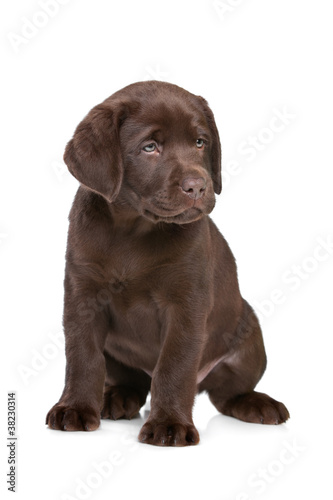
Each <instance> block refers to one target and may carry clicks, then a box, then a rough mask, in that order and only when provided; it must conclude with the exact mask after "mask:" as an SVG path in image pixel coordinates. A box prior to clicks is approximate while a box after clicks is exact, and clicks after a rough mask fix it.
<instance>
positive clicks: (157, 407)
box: [139, 307, 205, 446]
mask: <svg viewBox="0 0 333 500" xmlns="http://www.w3.org/2000/svg"><path fill="white" fill-rule="evenodd" d="M172 309H173V310H172V313H171V314H170V311H169V314H168V316H169V320H167V325H166V328H165V329H166V334H165V339H164V343H163V346H162V349H161V354H160V356H159V359H158V362H157V365H156V368H155V370H154V372H153V376H152V384H151V411H150V415H149V418H148V420H147V422H146V423H145V424H144V425H143V427H142V429H141V431H140V434H139V441H141V442H142V443H147V444H153V445H159V446H187V445H193V444H197V443H198V442H199V433H198V431H197V429H196V428H195V426H194V424H193V420H192V408H193V403H194V398H195V395H196V392H197V373H198V368H199V364H200V358H201V353H202V349H203V343H204V334H205V319H204V318H202V317H200V318H199V317H197V318H194V317H193V316H194V314H193V311H192V314H191V315H184V310H183V311H181V310H180V308H176V307H174V308H172Z"/></svg>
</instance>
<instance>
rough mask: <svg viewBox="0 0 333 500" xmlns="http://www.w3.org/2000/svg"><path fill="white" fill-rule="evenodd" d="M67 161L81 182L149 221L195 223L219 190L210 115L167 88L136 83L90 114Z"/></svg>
mask: <svg viewBox="0 0 333 500" xmlns="http://www.w3.org/2000/svg"><path fill="white" fill-rule="evenodd" d="M64 160H65V162H66V164H67V166H68V168H69V170H70V172H71V173H72V174H73V175H74V177H76V178H77V179H78V180H79V181H80V182H81V184H83V185H84V186H86V187H87V188H89V189H91V190H93V191H95V192H97V193H99V194H101V195H102V196H104V198H105V199H106V200H107V201H108V202H109V203H112V202H114V203H117V201H119V202H121V204H122V205H123V204H128V205H130V206H131V207H132V208H133V209H134V210H136V211H137V212H139V213H140V214H141V215H142V216H144V217H146V218H148V219H150V220H152V221H154V222H159V221H164V222H174V223H179V224H184V223H187V222H192V221H194V220H197V219H199V218H200V217H202V216H203V215H205V214H208V213H210V212H211V211H212V209H213V207H214V204H215V196H214V192H215V193H217V194H219V193H220V192H221V148H220V140H219V135H218V131H217V128H216V125H215V121H214V116H213V113H212V111H211V110H210V108H209V107H208V105H207V102H206V101H205V100H204V99H203V98H202V97H198V96H195V95H193V94H191V93H189V92H187V91H185V90H184V89H181V88H180V87H177V86H176V85H172V84H169V83H164V82H157V81H151V82H140V83H135V84H133V85H129V86H128V87H125V88H124V89H122V90H120V91H119V92H116V93H115V94H113V95H112V96H111V97H109V98H108V99H106V100H105V101H104V102H103V103H102V104H100V105H98V106H96V107H95V108H93V109H92V110H91V111H90V113H89V114H88V115H87V116H86V117H85V118H84V120H83V121H82V122H81V123H80V124H79V125H78V127H77V129H76V131H75V134H74V136H73V138H72V140H71V141H70V142H69V143H68V145H67V147H66V151H65V155H64Z"/></svg>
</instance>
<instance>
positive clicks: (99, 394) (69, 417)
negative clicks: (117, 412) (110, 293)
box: [46, 276, 108, 431]
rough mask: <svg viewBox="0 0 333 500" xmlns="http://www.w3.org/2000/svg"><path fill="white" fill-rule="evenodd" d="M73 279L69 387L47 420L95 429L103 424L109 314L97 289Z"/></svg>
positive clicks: (60, 426) (59, 426) (68, 300)
mask: <svg viewBox="0 0 333 500" xmlns="http://www.w3.org/2000/svg"><path fill="white" fill-rule="evenodd" d="M73 281H74V280H73V279H71V280H70V279H69V277H68V276H67V277H66V279H65V305H64V330H65V339H66V378H65V388H64V390H63V393H62V395H61V398H60V400H59V401H58V403H57V404H55V405H54V406H53V407H52V408H51V410H50V411H49V412H48V414H47V416H46V424H47V425H48V426H49V427H50V428H51V429H56V430H64V431H80V430H84V431H92V430H95V429H97V428H98V427H99V424H100V413H101V407H102V401H103V388H104V380H105V359H104V355H103V348H104V343H105V338H106V334H107V328H108V318H107V314H106V311H105V309H104V308H103V307H102V306H100V305H98V304H97V303H96V295H97V291H96V289H95V290H94V287H92V286H91V285H90V286H82V285H83V284H82V283H80V286H77V283H76V284H75V285H76V286H75V285H73ZM78 290H79V291H80V292H78ZM83 290H86V291H85V292H83ZM88 290H89V291H88Z"/></svg>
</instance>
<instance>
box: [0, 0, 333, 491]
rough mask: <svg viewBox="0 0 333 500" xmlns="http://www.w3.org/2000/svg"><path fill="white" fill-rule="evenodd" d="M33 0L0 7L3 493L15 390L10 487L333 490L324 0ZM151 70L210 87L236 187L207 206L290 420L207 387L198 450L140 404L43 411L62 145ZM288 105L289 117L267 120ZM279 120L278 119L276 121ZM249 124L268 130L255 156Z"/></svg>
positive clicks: (61, 242) (58, 246) (51, 392)
mask: <svg viewBox="0 0 333 500" xmlns="http://www.w3.org/2000/svg"><path fill="white" fill-rule="evenodd" d="M41 3H42V2H39V1H38V0H24V1H23V0H20V1H15V2H10V1H9V0H7V1H3V2H2V4H1V11H2V12H1V19H2V28H1V35H2V36H1V41H2V42H1V44H2V46H1V54H2V64H1V69H2V78H1V83H2V87H3V88H2V92H1V101H2V102H1V104H2V108H1V109H2V113H1V114H2V120H1V122H2V133H1V137H2V141H3V143H2V147H1V156H2V158H1V164H2V165H1V173H0V175H1V211H0V259H1V292H0V293H1V296H0V304H1V317H0V319H1V342H2V345H3V344H5V349H3V348H2V349H1V355H2V362H1V368H2V370H3V375H2V377H1V384H2V391H1V405H0V408H1V412H0V413H1V415H0V424H1V442H0V449H1V453H0V456H1V488H2V491H3V492H5V493H6V494H8V495H9V497H8V498H12V497H11V496H10V495H12V493H7V491H6V484H5V483H6V472H7V469H8V465H7V449H6V443H7V441H6V437H7V436H6V429H7V425H6V404H7V402H6V391H7V390H15V391H17V402H18V441H17V446H18V447H17V454H18V455H17V457H18V464H17V473H18V480H17V493H16V498H19V499H26V498H35V499H37V500H39V499H45V498H47V499H50V500H53V499H59V500H60V499H69V498H71V499H73V498H89V499H90V498H91V499H104V498H118V497H120V496H121V498H139V499H141V498H142V499H156V498H162V499H168V498H171V497H173V498H177V499H178V498H179V499H180V498H193V499H199V498H209V499H214V500H215V499H216V500H236V499H237V500H241V499H242V500H245V499H257V498H264V499H269V500H270V499H279V500H280V499H281V498H286V499H293V498H311V499H313V498H328V496H329V495H330V493H331V489H332V488H331V485H332V481H331V479H330V476H331V468H330V467H329V459H330V455H329V456H328V457H327V453H326V452H327V450H328V451H329V453H331V449H332V430H331V429H332V427H331V418H332V403H331V393H332V388H331V380H332V374H331V370H330V367H331V364H332V362H331V357H332V354H331V346H332V342H331V336H332V270H333V249H332V248H331V247H332V244H330V243H329V241H331V243H332V239H333V228H332V180H333V179H332V178H333V176H332V116H333V109H332V88H333V81H332V80H333V78H332V75H333V73H332V38H333V37H332V27H331V24H332V13H333V12H332V5H331V2H330V1H329V0H327V1H324V0H322V1H318V2H314V1H312V0H311V1H310V0H298V1H297V0H295V1H290V0H275V1H273V0H271V1H267V0H243V1H241V0H225V1H224V2H223V1H221V2H220V3H219V5H217V4H216V2H215V4H214V2H213V1H212V0H206V1H204V0H183V1H182V0H168V1H167V2H166V1H165V2H158V1H156V0H155V1H153V0H142V1H135V0H127V1H124V2H122V1H120V0H118V1H107V0H94V1H88V0H81V1H79V0H70V1H68V2H66V1H64V0H63V1H62V2H61V3H62V5H60V1H59V3H58V4H57V5H58V7H59V8H58V9H57V11H56V9H55V7H53V11H52V15H51V14H49V15H48V14H45V13H44V14H40V13H41V12H45V10H43V8H42V7H41ZM51 3H52V2H51ZM50 8H51V7H49V9H50ZM31 22H33V23H34V24H35V25H38V26H39V27H35V28H34V27H33V25H31V24H29V23H31ZM42 24H43V26H41V25H42ZM23 35H25V39H24V40H23V41H22V39H20V38H19V37H20V36H23ZM27 37H28V38H27ZM144 79H161V80H167V81H170V82H172V83H176V84H178V85H180V86H182V87H184V88H186V89H187V90H189V91H191V92H193V93H195V94H200V95H202V96H204V97H205V98H206V99H207V100H208V101H209V103H210V105H211V107H212V109H213V111H214V113H215V117H216V121H217V125H218V128H219V131H220V135H221V141H222V146H223V171H224V188H223V191H222V195H221V196H220V197H219V198H218V201H217V206H216V208H215V210H214V212H213V214H212V217H213V219H214V221H215V222H216V223H217V225H218V227H219V228H220V230H221V231H222V232H223V234H224V236H225V237H226V239H227V240H228V242H229V244H230V246H231V248H232V250H233V252H234V254H235V256H236V259H237V264H238V271H239V280H240V286H241V290H242V293H243V295H244V297H246V299H247V300H248V301H249V302H250V303H251V304H253V305H254V306H255V309H256V311H257V312H258V313H259V314H260V313H261V320H262V321H261V322H262V326H263V331H264V338H265V344H266V349H267V355H268V369H267V372H266V374H265V375H264V378H263V379H262V381H261V382H260V383H259V385H258V389H259V390H261V391H263V392H267V393H269V394H270V395H271V396H273V397H275V398H276V399H278V400H281V401H283V402H284V403H285V404H286V405H287V406H288V408H289V410H290V413H291V419H290V421H289V422H288V423H287V424H285V425H281V426H273V427H268V426H267V427H266V426H260V425H254V424H246V423H242V422H239V421H237V420H234V419H231V418H228V417H225V416H222V415H219V414H218V412H217V411H216V410H215V408H214V407H213V406H212V405H211V404H210V402H209V400H208V398H207V397H206V396H205V395H202V396H200V397H198V398H197V402H196V406H195V409H194V421H195V423H196V426H197V428H198V430H199V432H200V436H201V442H200V444H199V445H198V446H197V447H189V448H183V449H173V448H169V449H163V448H158V447H153V446H147V445H142V444H138V443H137V441H136V436H137V434H138V431H139V429H140V427H141V425H142V423H143V421H144V418H145V417H146V416H147V408H146V410H145V411H146V413H145V412H144V410H142V415H141V418H139V419H136V420H133V421H131V422H127V421H118V422H112V421H103V422H102V425H101V428H100V429H99V430H98V431H96V432H93V433H81V432H80V433H65V432H55V431H51V430H49V429H46V427H45V426H44V419H45V414H46V413H47V411H48V410H49V408H50V407H51V406H52V405H53V404H54V403H55V402H56V401H57V400H58V398H59V396H60V393H61V391H62V387H63V380H64V367H65V360H64V351H63V348H62V334H61V330H62V327H61V322H62V301H63V274H64V254H65V247H66V233H67V215H68V212H69V210H70V207H71V203H72V200H73V197H74V194H75V191H76V189H77V182H76V181H75V179H73V178H72V177H71V176H70V174H69V173H68V172H67V171H66V168H65V166H64V164H63V162H62V154H63V150H64V147H65V145H66V142H67V141H68V140H69V139H70V137H71V135H72V133H73V131H74V129H75V127H76V125H77V124H78V123H79V121H80V120H81V119H82V118H83V116H84V115H85V114H86V113H87V112H88V111H89V109H90V108H91V107H93V106H94V105H96V104H97V103H99V102H101V101H102V100H104V99H105V98H106V97H108V96H109V95H111V94H112V93H113V92H115V91H116V90H118V89H120V88H122V87H124V86H125V85H127V84H129V83H132V82H135V81H140V80H144ZM276 112H278V113H280V114H281V113H284V114H285V116H287V117H288V118H285V119H284V120H285V123H283V121H281V120H280V121H276V120H275V121H274V120H272V119H273V117H274V116H275V115H276ZM274 125H276V126H278V125H279V128H280V130H279V131H276V130H273V131H271V132H270V131H269V130H267V128H269V127H271V128H272V126H273V128H275V127H274ZM253 138H254V139H253ZM249 140H250V141H253V140H257V141H258V142H257V144H258V146H257V149H254V150H252V151H253V152H252V153H249V152H248V153H246V154H245V152H244V149H245V148H246V147H248V146H246V142H247V141H249ZM259 148H260V150H259ZM323 242H324V243H323ZM325 242H326V243H325ZM325 245H326V247H325ZM330 245H331V246H330ZM295 266H296V267H295ZM297 273H298V274H299V277H297V275H296V274H297ZM273 299H274V300H273ZM52 336H53V339H56V340H52ZM29 370H30V371H29ZM24 373H25V376H24V375H23V374H24ZM290 449H292V450H293V451H290ZM105 461H108V463H104V465H103V467H102V466H101V463H102V462H105ZM111 463H113V466H111ZM96 467H97V468H99V467H102V469H100V472H97V470H96ZM111 467H113V468H111ZM103 474H104V477H103ZM83 485H85V486H83Z"/></svg>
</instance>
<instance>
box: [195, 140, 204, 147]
mask: <svg viewBox="0 0 333 500" xmlns="http://www.w3.org/2000/svg"><path fill="white" fill-rule="evenodd" d="M204 144H205V141H204V140H203V139H197V148H199V149H200V148H202V147H203V145H204Z"/></svg>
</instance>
